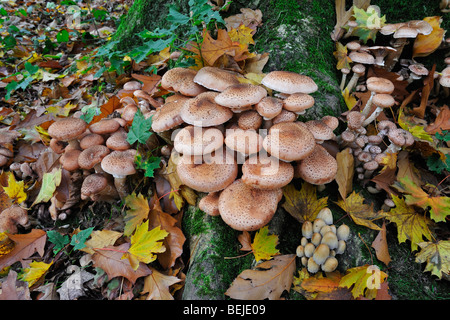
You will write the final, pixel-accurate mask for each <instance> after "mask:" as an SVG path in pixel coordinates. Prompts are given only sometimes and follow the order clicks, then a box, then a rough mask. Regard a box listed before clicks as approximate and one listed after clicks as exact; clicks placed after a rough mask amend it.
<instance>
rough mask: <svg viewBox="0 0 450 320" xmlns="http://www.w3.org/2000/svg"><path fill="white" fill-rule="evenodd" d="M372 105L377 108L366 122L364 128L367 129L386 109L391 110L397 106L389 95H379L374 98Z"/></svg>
mask: <svg viewBox="0 0 450 320" xmlns="http://www.w3.org/2000/svg"><path fill="white" fill-rule="evenodd" d="M372 104H373V105H375V106H376V108H375V110H374V111H373V112H372V113H371V114H370V116H369V117H367V119H366V120H364V122H363V124H362V126H363V127H366V126H367V125H368V124H369V123H372V122H373V121H374V120H375V119H376V118H377V117H378V116H379V115H380V113H381V112H382V111H383V109H385V108H390V107H392V106H393V105H394V104H395V100H394V97H392V96H391V95H390V94H387V93H377V94H375V95H374V96H373V98H372Z"/></svg>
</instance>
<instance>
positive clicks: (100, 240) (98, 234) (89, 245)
mask: <svg viewBox="0 0 450 320" xmlns="http://www.w3.org/2000/svg"><path fill="white" fill-rule="evenodd" d="M47 233H48V232H47ZM121 236H122V233H121V232H117V231H113V230H96V231H93V232H92V233H91V238H90V239H89V240H87V241H86V242H85V243H84V244H85V245H86V247H84V248H82V249H80V250H81V251H84V252H86V253H89V254H94V253H95V250H94V249H99V248H105V247H107V246H112V245H114V243H115V242H116V240H117V239H119V238H120V237H121Z"/></svg>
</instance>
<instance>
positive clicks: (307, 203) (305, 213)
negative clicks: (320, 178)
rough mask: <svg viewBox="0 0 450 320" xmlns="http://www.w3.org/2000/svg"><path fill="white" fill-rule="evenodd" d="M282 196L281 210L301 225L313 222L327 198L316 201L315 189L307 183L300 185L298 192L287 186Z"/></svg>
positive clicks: (324, 205)
mask: <svg viewBox="0 0 450 320" xmlns="http://www.w3.org/2000/svg"><path fill="white" fill-rule="evenodd" d="M283 195H284V199H285V201H284V203H283V205H282V206H283V208H284V209H285V210H286V211H287V212H289V213H290V214H291V215H292V216H293V217H294V218H295V219H297V220H298V221H299V222H301V223H303V222H305V221H314V219H315V218H316V216H317V214H318V213H319V211H320V210H322V209H323V208H325V207H326V206H327V201H328V197H324V198H320V199H317V196H316V187H315V186H313V185H312V184H309V183H307V182H304V183H303V184H302V189H301V190H300V191H299V190H297V189H295V187H294V185H293V184H288V185H287V186H286V187H284V188H283Z"/></svg>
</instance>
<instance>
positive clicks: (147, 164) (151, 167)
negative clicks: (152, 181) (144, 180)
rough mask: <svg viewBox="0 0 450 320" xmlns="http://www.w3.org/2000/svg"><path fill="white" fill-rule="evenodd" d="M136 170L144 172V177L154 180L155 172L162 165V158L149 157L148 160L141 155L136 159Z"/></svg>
mask: <svg viewBox="0 0 450 320" xmlns="http://www.w3.org/2000/svg"><path fill="white" fill-rule="evenodd" d="M135 163H136V168H137V169H142V170H144V176H145V177H148V178H153V177H154V174H155V170H156V169H158V168H159V166H160V164H161V158H160V157H149V158H146V159H143V158H142V155H141V154H138V155H137V156H136V159H135Z"/></svg>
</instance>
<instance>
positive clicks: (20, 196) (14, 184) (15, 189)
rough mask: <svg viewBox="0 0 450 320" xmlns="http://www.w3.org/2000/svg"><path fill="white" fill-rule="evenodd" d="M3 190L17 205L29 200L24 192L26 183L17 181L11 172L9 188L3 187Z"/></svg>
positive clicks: (9, 174)
mask: <svg viewBox="0 0 450 320" xmlns="http://www.w3.org/2000/svg"><path fill="white" fill-rule="evenodd" d="M3 190H4V191H5V193H6V194H7V195H8V197H9V198H10V199H11V200H12V201H13V202H15V203H17V204H20V203H22V202H24V201H25V200H26V199H27V194H26V193H25V190H24V181H16V178H15V177H14V174H13V173H12V172H11V171H9V172H8V186H7V187H3Z"/></svg>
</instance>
